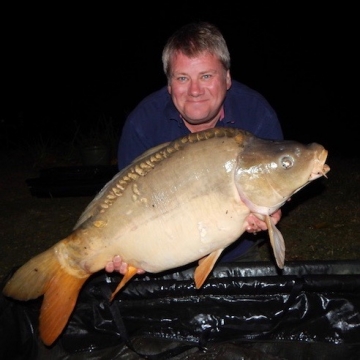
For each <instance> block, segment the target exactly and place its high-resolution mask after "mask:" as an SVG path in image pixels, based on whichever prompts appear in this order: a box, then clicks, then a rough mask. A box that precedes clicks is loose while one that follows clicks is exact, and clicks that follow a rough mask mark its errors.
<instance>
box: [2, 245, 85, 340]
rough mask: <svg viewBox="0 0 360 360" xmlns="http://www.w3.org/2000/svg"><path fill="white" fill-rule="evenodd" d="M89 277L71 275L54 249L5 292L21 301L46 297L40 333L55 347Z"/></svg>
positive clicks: (28, 267) (28, 265)
mask: <svg viewBox="0 0 360 360" xmlns="http://www.w3.org/2000/svg"><path fill="white" fill-rule="evenodd" d="M89 276H90V274H89ZM89 276H83V277H76V276H75V275H72V274H69V273H68V272H67V271H65V269H64V268H63V267H61V265H60V263H59V262H58V260H57V258H56V256H55V255H54V250H53V248H50V249H48V250H46V251H44V252H43V253H41V254H39V255H37V256H35V257H33V258H32V259H30V260H29V261H28V262H27V263H25V264H24V265H23V266H21V267H20V268H19V269H18V270H17V271H16V272H15V274H14V275H13V276H12V277H11V279H10V280H9V281H8V282H7V284H6V285H5V287H4V289H3V293H4V295H6V296H9V297H12V298H14V299H17V300H30V299H36V298H38V297H39V296H41V295H44V300H43V303H42V306H41V310H40V323H39V331H40V337H41V339H42V340H43V342H44V343H45V344H46V345H51V344H52V343H53V342H54V341H55V340H56V338H57V337H58V336H59V335H60V334H61V332H62V330H63V329H64V327H65V325H66V323H67V321H68V319H69V317H70V315H71V312H72V311H73V309H74V306H75V303H76V299H77V297H78V294H79V291H80V288H81V287H82V285H83V284H84V283H85V281H86V280H87V278H88V277H89Z"/></svg>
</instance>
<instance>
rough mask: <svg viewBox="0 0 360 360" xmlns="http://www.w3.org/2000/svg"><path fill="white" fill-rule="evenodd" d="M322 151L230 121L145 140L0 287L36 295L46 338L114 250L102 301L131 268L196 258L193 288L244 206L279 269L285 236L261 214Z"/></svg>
mask: <svg viewBox="0 0 360 360" xmlns="http://www.w3.org/2000/svg"><path fill="white" fill-rule="evenodd" d="M327 154H328V152H327V150H325V149H324V147H323V146H321V145H319V144H317V143H312V144H308V145H304V144H301V143H299V142H296V141H290V140H284V141H270V140H264V139H260V138H257V137H255V136H254V135H252V134H250V133H248V132H246V131H243V130H239V129H232V128H214V129H211V130H205V131H201V132H198V133H192V134H189V135H187V136H185V137H182V138H180V139H178V140H175V141H173V142H170V143H167V144H163V145H160V146H157V147H155V148H153V149H150V150H148V151H147V152H145V153H144V154H143V155H142V156H141V157H139V158H137V159H136V160H135V161H134V162H133V163H132V164H131V165H129V166H128V167H126V168H125V169H123V170H122V171H120V172H119V173H118V174H117V175H115V177H114V178H113V179H111V180H110V181H109V182H108V183H107V184H106V185H105V186H104V188H103V189H102V190H101V191H100V192H99V194H98V195H97V196H96V197H95V198H94V200H93V201H91V202H90V204H89V205H88V206H87V208H86V209H85V211H84V212H83V213H82V215H81V216H80V218H79V220H78V222H77V224H76V225H75V228H74V230H73V232H72V233H70V234H69V236H68V237H66V238H65V239H62V240H60V241H59V242H57V243H56V244H55V245H53V246H52V247H51V248H49V249H47V250H45V251H44V252H42V253H40V254H39V255H37V256H35V257H33V258H32V259H30V260H29V261H28V262H26V263H25V264H24V265H23V266H21V267H20V268H19V269H18V270H17V271H16V272H15V274H14V275H13V276H12V277H11V278H10V280H9V281H8V282H7V284H6V285H5V287H4V289H3V293H4V294H5V295H6V296H9V297H12V298H14V299H18V300H30V299H35V298H37V297H39V296H41V295H44V298H43V302H42V306H41V310H40V319H39V332H40V337H41V339H42V341H43V342H44V343H45V344H46V345H51V344H52V343H53V342H54V341H55V340H56V339H57V338H58V336H59V335H60V334H61V332H62V331H63V329H64V327H65V325H66V324H67V322H68V319H69V317H70V315H71V312H72V311H73V308H74V306H75V303H76V300H77V297H78V294H79V291H80V289H81V287H82V286H83V284H84V283H85V281H86V280H87V279H88V278H89V276H90V275H91V274H93V273H95V272H97V271H100V270H102V269H104V268H105V265H106V264H107V263H108V262H109V261H112V259H113V257H114V256H115V255H120V256H121V258H122V260H123V261H125V262H127V263H128V264H129V268H128V272H127V273H126V274H125V275H124V276H123V278H122V280H121V282H120V284H119V285H118V287H117V288H116V290H115V291H114V292H113V294H112V297H111V300H112V299H113V297H114V295H115V294H116V293H117V292H118V291H119V290H120V289H121V288H122V287H123V286H124V285H125V284H126V283H127V282H128V281H129V280H130V279H131V278H132V277H133V276H134V275H135V274H136V271H137V269H139V268H141V269H144V270H145V271H147V272H151V273H158V272H161V271H164V270H168V269H173V268H176V267H179V266H182V265H186V264H189V263H191V262H193V261H197V260H199V265H198V266H197V267H196V269H195V272H194V280H195V285H196V287H197V288H200V287H201V286H202V285H203V283H204V281H205V280H206V278H207V276H208V275H209V273H210V272H211V270H212V269H213V266H214V265H215V263H216V261H217V260H218V258H219V256H220V254H221V252H222V251H223V250H224V249H225V248H226V247H227V246H229V245H230V244H231V243H233V242H234V241H235V240H237V239H238V238H239V236H240V235H241V234H242V233H244V232H245V231H246V226H247V225H248V224H247V221H246V218H247V217H248V216H249V214H251V213H253V214H255V215H256V216H258V217H259V218H261V219H265V221H266V223H267V226H268V231H269V237H270V242H271V245H272V247H273V251H274V256H275V259H276V262H277V265H278V266H279V267H280V268H283V266H284V260H285V244H284V239H283V237H282V235H281V233H280V231H279V230H278V229H277V228H276V226H275V225H274V223H273V222H272V219H271V216H270V215H271V214H272V213H273V212H275V211H276V210H277V209H279V208H280V207H281V206H282V205H283V204H284V203H285V202H286V201H287V200H288V199H289V198H290V197H291V196H292V195H293V194H294V193H296V192H297V191H299V190H300V189H301V188H303V187H304V186H305V185H307V184H308V183H309V182H311V181H313V180H315V179H317V178H319V177H321V176H325V175H326V173H327V172H328V171H329V170H330V168H329V166H328V165H327V164H325V161H326V158H327Z"/></svg>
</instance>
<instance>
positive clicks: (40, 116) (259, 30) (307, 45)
mask: <svg viewBox="0 0 360 360" xmlns="http://www.w3.org/2000/svg"><path fill="white" fill-rule="evenodd" d="M284 3H286V4H288V5H281V6H280V5H279V4H280V2H278V1H266V2H265V1H264V2H254V3H252V5H249V4H247V5H241V4H240V5H239V4H235V3H234V2H233V1H232V2H226V1H223V2H221V5H219V3H217V4H216V6H214V5H209V4H208V2H204V1H197V2H196V1H192V2H190V1H188V2H186V1H185V2H181V4H173V5H171V9H168V8H164V7H163V6H159V7H158V9H155V8H154V7H155V6H154V5H153V6H152V7H151V6H150V5H147V7H143V6H142V5H140V4H130V5H127V6H126V7H125V5H122V6H124V8H122V7H121V5H117V6H116V7H106V6H101V8H99V7H98V6H92V7H90V6H88V5H86V7H83V8H81V9H80V8H74V7H67V8H66V7H60V5H59V7H58V8H57V7H56V6H55V5H51V7H48V6H47V7H38V8H34V6H29V5H27V6H26V8H25V7H20V6H19V7H18V8H12V9H10V8H5V5H2V10H1V15H0V16H1V37H2V39H1V62H2V65H1V107H0V119H1V125H0V126H1V127H0V131H1V132H2V133H3V134H5V131H7V132H9V131H14V132H16V134H17V136H18V137H19V138H21V137H24V138H26V137H31V136H34V134H37V133H39V132H44V133H47V134H49V133H50V134H52V136H64V135H66V134H69V133H70V134H71V132H72V131H74V127H73V121H74V119H76V121H77V122H79V123H82V124H87V123H91V122H93V121H96V119H97V118H98V117H99V116H100V115H101V114H104V115H106V116H111V117H112V118H113V119H115V121H117V122H118V123H119V124H120V128H121V124H122V123H123V121H124V119H125V116H126V114H127V112H129V111H130V110H131V109H132V108H133V107H134V106H135V105H136V104H137V103H138V102H139V101H140V100H141V99H142V98H143V97H144V96H146V95H147V94H149V93H150V92H152V91H154V90H157V89H158V88H159V87H161V86H162V85H164V84H165V76H164V74H163V72H162V64H161V51H162V48H163V45H164V44H165V41H166V39H167V38H168V37H169V36H170V35H171V34H172V33H173V31H175V30H176V29H177V28H178V27H180V26H181V25H183V24H185V23H187V22H190V21H193V20H206V21H210V22H213V23H215V24H216V25H218V26H219V28H220V30H221V31H222V32H223V34H224V36H225V38H226V40H227V43H228V46H229V49H230V53H231V55H232V69H231V72H232V76H233V78H235V79H237V80H239V81H242V82H244V83H245V84H247V85H248V86H250V87H252V88H254V89H256V90H258V91H259V92H260V93H262V94H263V95H264V96H265V97H266V98H267V99H268V101H269V102H270V103H271V105H272V106H273V107H274V108H275V110H276V111H277V113H278V116H279V119H280V121H281V124H282V126H283V129H284V133H285V137H286V138H288V139H294V140H299V141H302V142H311V141H316V142H320V143H322V144H323V145H325V146H326V147H328V148H329V153H330V155H331V153H334V154H335V153H341V154H344V155H346V156H353V155H356V156H358V155H359V153H360V152H359V151H358V150H357V146H355V145H356V142H357V141H358V138H359V137H358V136H357V131H355V127H357V126H358V124H359V121H358V120H359V111H358V103H359V90H358V88H359V86H358V67H359V55H358V54H357V53H358V52H359V49H358V47H359V34H360V32H359V20H358V18H357V17H356V14H357V11H356V9H355V6H350V5H346V4H344V3H343V2H341V3H340V2H339V3H335V4H333V5H326V7H325V6H324V7H320V6H318V7H317V8H316V7H314V5H312V4H311V3H310V2H309V3H308V5H306V4H305V5H304V2H282V4H284ZM119 4H120V3H119ZM165 4H167V5H166V6H168V7H170V4H169V3H168V2H166V3H165ZM264 4H265V5H264ZM6 6H8V5H6ZM220 6H222V7H223V8H222V9H221V8H220ZM10 128H11V130H9V129H10Z"/></svg>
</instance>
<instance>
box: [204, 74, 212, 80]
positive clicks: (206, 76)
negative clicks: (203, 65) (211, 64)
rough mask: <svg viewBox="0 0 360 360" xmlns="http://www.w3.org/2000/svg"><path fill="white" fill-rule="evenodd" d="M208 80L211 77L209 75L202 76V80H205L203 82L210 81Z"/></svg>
mask: <svg viewBox="0 0 360 360" xmlns="http://www.w3.org/2000/svg"><path fill="white" fill-rule="evenodd" d="M210 78H211V75H209V74H205V75H203V79H205V80H207V79H210Z"/></svg>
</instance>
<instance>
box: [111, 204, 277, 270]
mask: <svg viewBox="0 0 360 360" xmlns="http://www.w3.org/2000/svg"><path fill="white" fill-rule="evenodd" d="M271 217H272V219H273V221H274V224H275V225H276V224H277V223H278V222H279V220H280V218H281V209H279V210H277V211H275V212H274V213H273V214H272V215H271ZM246 220H247V222H248V226H247V227H246V231H247V232H249V233H257V232H259V231H262V230H267V225H266V223H265V221H263V220H260V219H259V218H258V217H256V216H255V215H253V214H250V215H249V216H248V217H247V219H246ZM127 269H128V264H127V263H126V262H123V261H122V260H121V257H120V256H119V255H116V256H114V258H113V260H112V261H109V262H108V263H107V264H106V266H105V270H106V271H107V272H114V271H118V272H119V273H120V274H122V275H125V274H126V272H127ZM137 273H138V274H144V273H145V270H143V269H138V270H137Z"/></svg>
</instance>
